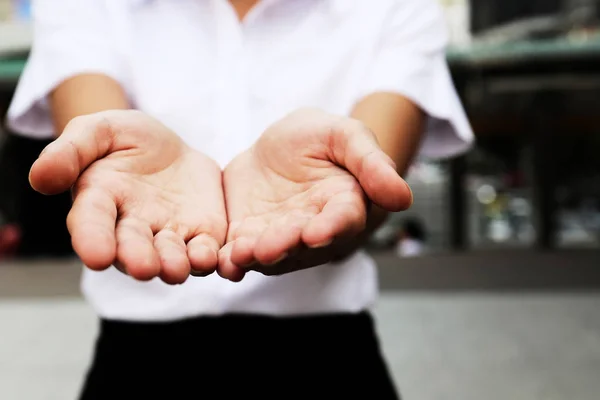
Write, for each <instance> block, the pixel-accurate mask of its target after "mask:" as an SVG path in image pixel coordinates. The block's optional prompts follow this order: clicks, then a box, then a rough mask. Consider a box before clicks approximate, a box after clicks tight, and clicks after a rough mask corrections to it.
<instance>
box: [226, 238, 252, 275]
mask: <svg viewBox="0 0 600 400" xmlns="http://www.w3.org/2000/svg"><path fill="white" fill-rule="evenodd" d="M256 241H257V239H256V238H250V237H240V238H238V239H236V240H235V241H233V242H232V244H231V254H230V259H231V262H232V263H233V264H235V265H238V266H240V267H241V268H247V267H250V266H252V265H253V264H254V263H256V258H254V249H255V248H256Z"/></svg>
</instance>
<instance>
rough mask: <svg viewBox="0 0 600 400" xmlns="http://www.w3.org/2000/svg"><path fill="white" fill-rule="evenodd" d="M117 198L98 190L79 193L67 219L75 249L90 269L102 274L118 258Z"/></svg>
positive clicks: (86, 190)
mask: <svg viewBox="0 0 600 400" xmlns="http://www.w3.org/2000/svg"><path fill="white" fill-rule="evenodd" d="M116 221H117V206H116V204H115V201H114V199H113V198H112V197H111V196H109V195H108V194H107V193H106V192H104V191H102V190H99V189H85V190H83V191H81V192H80V193H78V194H77V196H76V197H75V200H74V202H73V206H72V207H71V211H70V212H69V215H68V216H67V228H68V230H69V233H70V235H71V242H72V245H73V250H74V251H75V253H77V255H78V256H79V258H81V261H82V262H83V263H84V264H85V265H86V266H87V267H89V268H90V269H93V270H96V271H101V270H104V269H106V268H108V267H110V266H111V265H112V263H113V262H114V261H115V258H116V255H117V239H116V236H115V224H116Z"/></svg>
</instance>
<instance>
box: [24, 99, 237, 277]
mask: <svg viewBox="0 0 600 400" xmlns="http://www.w3.org/2000/svg"><path fill="white" fill-rule="evenodd" d="M221 175H222V174H221V170H220V168H219V167H218V165H217V164H216V163H215V162H214V161H213V160H211V159H210V158H208V157H207V156H205V155H204V154H202V153H200V152H198V151H195V150H193V149H191V148H190V147H188V146H186V145H185V144H184V143H183V142H182V141H181V139H180V138H179V137H177V135H175V134H174V133H173V132H171V131H170V130H169V129H167V128H166V127H165V126H163V125H162V124H160V123H159V122H158V121H156V120H154V119H152V118H150V117H149V116H147V115H145V114H143V113H141V112H139V111H132V110H128V111H108V112H103V113H98V114H92V115H88V116H82V117H78V118H75V119H74V120H73V121H72V122H71V123H70V124H69V125H68V126H67V128H66V129H65V131H64V132H63V134H62V135H61V136H60V137H59V138H58V139H57V140H55V141H54V142H53V143H51V144H50V145H49V146H48V147H47V148H46V149H45V150H44V151H43V152H42V154H41V155H40V157H39V158H38V160H37V161H36V162H35V163H34V165H33V166H32V168H31V173H30V182H31V185H32V186H33V188H34V189H36V190H37V191H39V192H41V193H44V194H57V193H60V192H64V191H66V190H69V189H72V193H73V205H72V208H71V211H70V213H69V215H68V218H67V225H68V229H69V232H70V234H71V237H72V243H73V248H74V250H75V252H76V253H77V254H78V255H79V257H80V258H81V259H82V261H83V262H84V263H85V264H86V265H87V266H88V267H89V268H91V269H93V270H104V269H106V268H108V267H109V266H111V265H115V266H117V267H118V268H119V269H121V270H122V271H124V272H126V273H127V274H129V275H131V276H132V277H134V278H136V279H138V280H150V279H152V278H155V277H160V278H161V279H162V280H163V281H165V282H167V283H170V284H177V283H182V282H184V281H185V280H186V279H187V278H188V276H189V275H190V273H191V274H193V275H208V274H210V273H212V272H214V271H215V269H216V267H217V252H218V250H219V249H220V248H221V246H222V245H223V243H224V240H225V235H226V232H227V218H226V212H225V205H224V199H223V191H222V181H221Z"/></svg>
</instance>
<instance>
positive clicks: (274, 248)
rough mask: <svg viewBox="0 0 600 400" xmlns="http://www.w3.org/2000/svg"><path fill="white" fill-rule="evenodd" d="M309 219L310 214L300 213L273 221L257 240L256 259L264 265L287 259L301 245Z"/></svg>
mask: <svg viewBox="0 0 600 400" xmlns="http://www.w3.org/2000/svg"><path fill="white" fill-rule="evenodd" d="M308 221H309V217H308V216H304V215H299V214H296V215H288V216H286V217H285V218H282V219H280V220H275V221H273V222H272V223H271V224H270V225H269V227H268V228H267V229H266V230H265V231H264V232H263V234H262V235H261V236H260V238H259V239H258V241H257V242H256V248H255V250H254V257H255V258H256V260H257V261H258V262H259V263H261V264H263V265H274V264H277V263H279V262H281V261H283V260H284V259H286V258H287V257H288V256H289V255H290V252H292V251H293V250H294V249H296V248H297V247H298V246H299V245H300V243H301V238H302V230H303V229H304V227H305V226H306V224H307V223H308Z"/></svg>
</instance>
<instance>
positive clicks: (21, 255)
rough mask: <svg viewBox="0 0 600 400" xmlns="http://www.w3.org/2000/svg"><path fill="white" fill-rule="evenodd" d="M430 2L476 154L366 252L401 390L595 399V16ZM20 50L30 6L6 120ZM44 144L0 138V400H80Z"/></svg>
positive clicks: (59, 206)
mask: <svg viewBox="0 0 600 400" xmlns="http://www.w3.org/2000/svg"><path fill="white" fill-rule="evenodd" d="M398 1H400V0H398ZM438 1H440V3H441V4H442V6H443V7H444V9H445V11H446V15H447V24H448V29H449V32H450V37H451V43H450V47H449V50H448V62H449V65H450V69H451V73H452V76H453V78H454V81H455V84H456V87H457V90H458V91H459V93H460V96H461V98H462V100H463V103H464V106H465V108H466V110H467V113H468V115H469V118H470V120H471V124H472V126H473V128H474V131H475V133H476V137H477V143H476V146H475V147H474V149H473V150H472V151H471V152H470V153H468V154H466V155H465V156H463V157H459V158H455V159H452V160H427V159H420V160H418V162H416V163H415V165H414V167H413V168H412V171H411V173H410V175H409V176H408V181H409V183H410V184H411V186H412V188H413V191H414V195H415V202H414V206H413V207H412V209H411V210H409V211H408V212H404V213H400V214H397V215H393V216H392V218H390V220H389V222H388V223H387V224H386V225H385V226H384V227H382V228H381V229H380V230H379V231H378V232H377V233H376V234H375V235H374V237H373V239H372V240H371V242H370V244H369V251H371V252H372V253H373V254H374V256H375V257H376V259H377V260H378V262H379V265H380V278H381V287H382V290H383V295H382V298H381V301H380V302H379V303H378V305H377V306H376V314H377V317H378V324H379V329H380V331H381V335H382V341H383V343H382V345H383V347H384V349H385V352H386V356H387V358H388V361H389V363H390V365H391V367H392V370H393V372H394V376H395V378H396V380H397V383H398V386H399V388H400V390H401V392H402V393H403V394H404V398H405V399H409V400H411V399H419V400H426V399H436V400H440V399H461V400H464V399H483V398H484V399H527V400H532V399H552V400H554V399H586V400H587V399H589V400H593V399H598V398H600V291H599V288H600V112H599V104H600V101H599V99H600V97H599V94H600V1H599V0H470V1H469V0H438ZM31 37H32V32H31V25H30V10H29V4H28V2H27V1H20V0H0V117H1V119H2V120H3V119H4V115H5V112H6V109H7V107H8V104H9V103H10V99H11V96H12V93H13V90H14V88H15V85H16V82H17V80H18V77H19V75H20V73H21V71H22V68H23V66H24V63H25V60H26V59H27V54H28V50H29V46H30V44H31ZM45 144H46V143H44V142H37V141H33V140H31V139H24V138H20V137H17V136H14V135H12V134H11V133H10V132H7V131H6V130H2V128H1V127H0V399H10V400H12V399H68V398H74V397H75V394H76V392H77V390H78V387H79V384H80V382H81V378H82V376H83V374H84V372H85V368H86V366H87V363H88V361H89V356H90V353H89V352H90V349H91V343H92V341H93V339H94V335H95V330H96V325H95V324H96V320H95V318H94V315H93V314H92V313H91V311H90V310H89V309H88V307H87V305H86V304H85V303H84V302H83V301H82V300H81V298H80V295H79V287H78V279H79V272H80V266H79V264H78V262H77V260H75V259H74V255H73V253H72V250H71V247H70V242H69V236H68V233H67V231H66V227H65V223H64V219H65V216H66V213H67V212H68V209H69V197H68V195H65V196H62V197H61V196H57V197H52V198H46V197H43V196H41V195H38V194H36V193H34V192H33V191H32V190H31V189H30V188H29V186H28V183H27V174H28V169H29V166H30V165H31V163H32V162H33V160H34V159H35V158H36V157H37V155H38V154H39V152H40V151H41V149H42V148H43V147H44V146H45ZM32 376H34V377H35V381H36V383H35V384H34V385H32V384H31V379H32Z"/></svg>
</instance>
